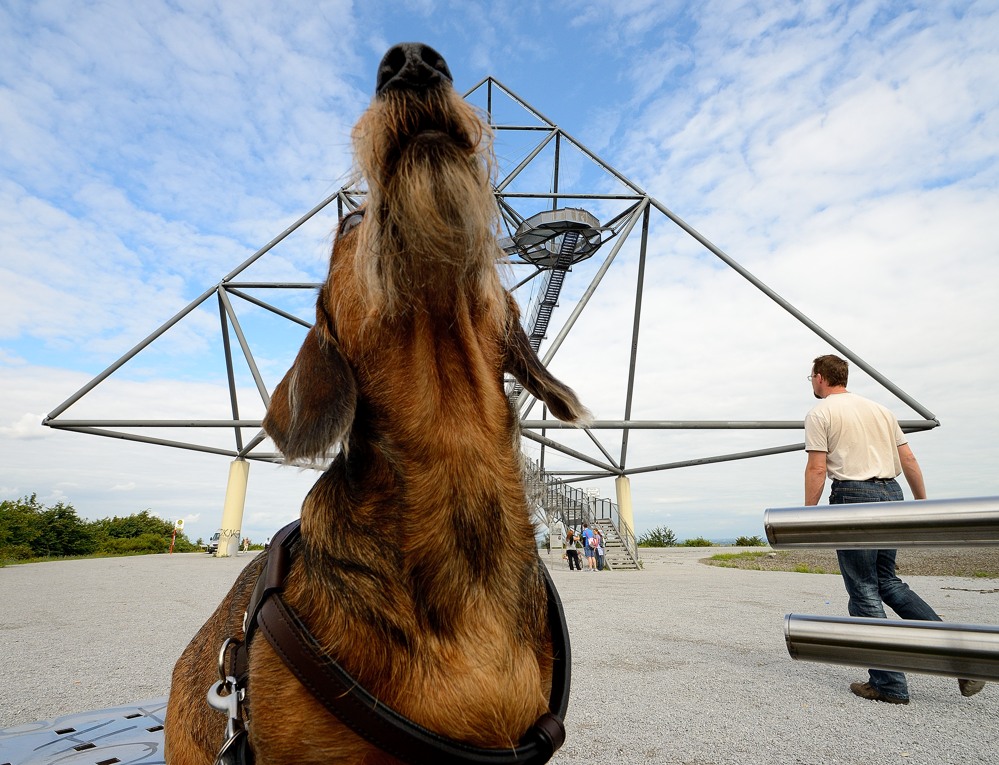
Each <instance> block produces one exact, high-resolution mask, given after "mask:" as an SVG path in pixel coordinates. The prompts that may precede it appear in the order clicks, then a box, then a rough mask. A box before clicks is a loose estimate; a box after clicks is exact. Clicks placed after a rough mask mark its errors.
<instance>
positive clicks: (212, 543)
mask: <svg viewBox="0 0 999 765" xmlns="http://www.w3.org/2000/svg"><path fill="white" fill-rule="evenodd" d="M221 538H222V529H219V530H218V531H216V532H215V533H214V534H212V538H211V539H209V540H208V554H209V555H214V554H215V552H216V550H218V549H219V540H220V539H221Z"/></svg>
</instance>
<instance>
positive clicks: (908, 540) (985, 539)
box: [763, 497, 999, 550]
mask: <svg viewBox="0 0 999 765" xmlns="http://www.w3.org/2000/svg"><path fill="white" fill-rule="evenodd" d="M763 526H764V528H765V529H766V532H767V539H768V540H769V541H770V546H771V547H773V548H774V549H790V548H796V547H826V548H830V547H831V548H838V549H841V550H842V549H884V548H895V547H926V546H934V547H947V546H959V547H965V546H971V545H974V546H983V545H999V497H969V498H962V499H924V500H918V501H910V502H863V503H857V504H846V505H821V506H811V507H784V508H771V509H768V510H767V511H766V512H765V513H764V515H763Z"/></svg>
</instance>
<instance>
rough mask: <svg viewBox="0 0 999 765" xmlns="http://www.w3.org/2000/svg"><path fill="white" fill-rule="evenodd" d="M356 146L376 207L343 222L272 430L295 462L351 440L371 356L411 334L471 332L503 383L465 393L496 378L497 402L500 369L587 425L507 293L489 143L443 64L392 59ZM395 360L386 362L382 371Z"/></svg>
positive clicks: (268, 423)
mask: <svg viewBox="0 0 999 765" xmlns="http://www.w3.org/2000/svg"><path fill="white" fill-rule="evenodd" d="M353 143H354V153H355V158H356V162H357V165H358V169H359V171H360V173H361V174H362V176H363V178H364V180H365V181H366V183H367V186H368V200H367V203H366V204H365V206H364V208H362V209H361V210H358V211H356V212H353V213H350V214H348V215H347V216H345V217H344V219H343V220H342V221H341V222H340V226H339V228H338V231H337V235H336V240H335V243H334V246H333V254H332V257H331V260H330V271H329V276H328V278H327V281H326V283H325V284H324V285H323V287H322V289H321V290H320V294H319V300H318V301H317V306H316V323H315V325H314V326H313V328H312V330H310V332H309V334H308V336H307V337H306V339H305V342H304V344H303V346H302V349H301V351H300V352H299V355H298V358H297V359H296V360H295V363H294V365H293V366H292V368H291V370H290V371H289V372H288V374H287V375H286V376H285V378H284V379H283V380H282V381H281V383H280V384H279V385H278V387H277V388H276V389H275V391H274V395H273V397H272V400H271V404H270V406H269V408H268V410H267V416H266V417H265V419H264V428H265V429H266V431H267V433H268V434H269V435H270V436H271V438H272V439H273V440H274V442H275V443H276V444H277V446H278V448H279V449H280V450H281V451H282V453H283V454H284V455H285V457H286V458H288V459H291V460H296V459H312V458H322V457H323V456H325V455H326V454H327V453H328V452H329V451H330V450H332V449H333V448H334V447H335V446H336V445H337V444H338V443H340V442H342V441H344V440H345V438H346V436H347V434H348V432H349V431H350V428H351V425H352V423H353V419H354V416H355V409H356V401H357V397H358V395H360V394H362V393H363V391H362V389H364V388H365V386H366V384H368V383H369V380H367V379H366V376H365V375H366V372H365V363H362V362H361V359H362V358H365V359H368V360H370V358H371V355H372V354H378V353H379V351H384V349H386V348H389V347H398V342H399V340H398V339H399V337H400V336H403V335H407V333H409V332H410V329H411V327H412V326H413V325H414V324H420V325H421V326H426V325H427V324H431V325H434V326H437V327H440V328H443V330H442V331H446V332H448V333H449V334H452V333H453V332H454V331H456V330H455V328H456V327H459V326H462V327H471V329H472V330H473V331H474V333H475V336H476V343H479V344H481V345H482V346H483V347H487V346H488V347H491V348H493V349H494V350H492V351H490V352H489V353H486V354H485V356H491V357H493V359H494V361H488V360H487V361H486V362H484V363H485V364H486V366H487V367H488V366H491V365H492V364H493V363H494V364H495V367H496V369H495V371H496V372H497V374H496V375H490V374H489V372H488V370H486V374H483V375H476V374H475V373H474V371H473V370H468V375H469V382H468V384H469V385H471V384H472V383H471V382H470V381H471V380H472V379H486V378H488V379H489V380H490V385H492V386H493V387H495V389H496V390H495V391H490V395H495V394H496V393H497V392H499V393H500V394H501V393H502V388H501V379H500V375H499V374H498V373H499V372H500V371H501V370H500V368H501V367H502V370H505V371H507V372H510V373H511V374H513V375H514V376H515V377H516V378H517V379H518V380H519V381H520V383H521V384H522V385H523V386H524V388H526V389H527V390H528V391H529V392H530V393H532V394H533V395H535V396H537V397H538V398H539V399H541V400H542V401H544V402H545V403H546V404H547V405H548V407H549V409H550V410H551V412H552V413H553V414H554V415H555V416H556V417H559V418H560V419H563V420H566V421H577V420H580V419H583V418H585V417H586V416H587V412H586V410H585V409H584V408H583V406H582V405H581V404H580V403H579V401H578V400H577V398H576V396H575V394H574V393H573V392H572V391H571V390H570V389H569V388H567V387H566V386H565V385H563V384H562V383H561V382H559V381H558V380H556V379H555V378H554V377H553V376H552V375H551V374H549V373H548V371H547V369H545V367H544V365H543V364H541V362H540V361H539V360H538V357H537V355H536V354H535V353H534V351H533V350H532V349H531V346H530V343H529V342H528V340H527V336H526V335H525V333H524V330H523V329H522V328H521V326H520V321H519V310H518V308H517V304H516V302H515V300H514V299H513V298H512V297H511V296H510V295H509V294H508V293H507V292H506V290H505V289H504V288H503V286H502V283H501V281H500V278H499V274H498V272H497V258H498V257H499V255H500V254H501V253H500V250H499V247H498V245H497V234H498V232H499V213H498V209H497V206H496V201H495V198H494V196H493V189H492V185H491V182H490V181H491V172H492V168H493V158H492V144H491V133H490V131H489V128H488V126H487V125H485V124H484V123H483V122H482V120H481V119H480V117H479V115H478V113H477V112H476V110H475V109H474V108H473V107H472V106H471V105H469V104H468V103H467V102H466V101H465V100H464V99H463V98H461V97H460V96H459V95H458V94H457V93H456V92H455V90H454V87H453V86H452V79H451V73H450V70H449V69H448V66H447V63H446V62H445V61H444V59H443V58H442V57H441V56H440V54H439V53H437V52H436V51H435V50H433V49H432V48H430V47H428V46H426V45H422V44H418V43H405V44H401V45H397V46H395V47H393V48H392V49H390V50H389V51H388V53H386V54H385V57H384V58H383V59H382V62H381V64H380V66H379V70H378V78H377V85H376V90H375V97H374V99H373V100H372V103H371V105H370V106H369V108H368V109H367V111H365V113H364V114H363V115H362V116H361V119H360V120H359V121H358V123H357V125H356V126H355V128H354V131H353ZM478 356H483V354H478ZM392 363H393V359H392V358H388V357H387V354H385V353H384V352H382V353H381V354H380V358H379V360H378V361H377V364H378V365H379V369H380V370H384V368H385V367H386V366H387V365H391V364H392ZM398 363H403V362H402V361H401V359H400V361H399V362H398ZM368 368H369V369H370V367H368ZM379 374H381V373H380V372H379ZM454 384H457V381H456V382H455V383H454ZM369 387H370V386H369ZM444 393H446V391H444Z"/></svg>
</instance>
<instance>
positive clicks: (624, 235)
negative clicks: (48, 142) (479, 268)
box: [44, 77, 939, 483]
mask: <svg viewBox="0 0 999 765" xmlns="http://www.w3.org/2000/svg"><path fill="white" fill-rule="evenodd" d="M465 97H466V98H467V99H469V100H470V101H471V102H472V103H474V104H475V105H476V106H477V107H479V108H480V109H481V111H482V113H483V114H484V116H485V118H486V119H488V121H489V123H490V125H491V126H492V128H493V132H494V148H495V153H496V157H497V172H496V180H495V195H496V202H497V205H498V207H499V210H500V214H501V219H502V226H503V231H502V232H501V238H500V240H499V246H500V251H501V252H502V255H500V256H498V258H497V267H498V268H501V269H502V270H503V274H504V279H506V283H507V284H508V287H509V288H510V290H511V291H512V292H513V294H514V295H515V296H516V297H517V299H518V301H519V302H520V305H521V308H522V315H523V320H524V323H525V329H526V331H527V334H528V336H529V337H530V339H531V343H532V345H533V347H534V348H535V350H536V351H538V353H539V355H540V356H541V358H542V361H543V362H544V363H546V364H552V363H555V362H558V363H559V364H561V365H563V366H564V365H566V364H571V363H572V360H569V361H566V360H565V354H564V353H563V355H562V356H559V354H560V351H563V348H564V347H565V346H566V343H567V340H569V339H570V338H572V337H573V332H574V330H575V329H577V327H578V326H579V323H580V319H581V317H583V316H585V315H586V314H587V310H588V308H589V307H590V306H591V305H592V303H593V298H594V296H595V295H597V294H598V293H600V292H601V288H602V287H603V286H604V285H605V284H607V283H608V282H609V281H611V280H612V279H611V277H612V275H614V274H615V273H617V270H618V269H619V267H620V266H621V265H622V264H625V268H624V270H625V271H626V272H627V275H628V276H627V282H624V281H622V279H621V278H620V277H615V278H613V284H614V287H613V289H614V290H615V294H616V295H617V296H618V297H619V302H625V301H626V302H627V304H628V306H627V308H626V309H624V311H623V313H622V314H621V315H626V316H627V321H623V322H619V323H620V324H621V325H622V326H620V327H618V329H620V330H621V331H620V340H619V341H616V343H615V344H616V345H617V346H618V347H619V350H620V351H621V354H620V358H621V363H620V365H619V373H620V378H621V381H620V384H619V385H618V386H617V388H618V390H619V392H620V399H619V401H617V402H616V403H615V404H614V408H615V410H616V411H614V412H613V416H612V417H611V418H607V417H606V414H607V411H606V410H605V409H603V408H602V409H601V410H600V411H598V415H604V416H603V417H601V416H598V417H597V419H595V420H594V421H593V422H592V423H591V424H590V425H589V426H588V427H587V428H585V429H584V430H582V431H579V430H575V429H569V428H565V427H563V426H561V425H560V423H558V422H557V421H555V420H553V419H550V418H548V417H547V416H546V413H545V412H544V411H540V410H539V409H540V408H539V407H538V406H537V403H536V402H535V401H534V400H533V399H532V398H531V397H530V395H529V394H527V393H526V392H525V391H523V390H522V389H521V388H520V387H519V386H517V385H516V384H514V383H513V382H512V381H510V383H509V385H508V392H509V395H510V396H511V398H512V400H513V402H514V404H515V406H516V407H517V411H518V412H519V413H520V416H521V421H522V429H523V438H524V439H525V445H527V444H533V446H532V447H531V448H532V449H535V450H538V451H539V452H540V461H541V467H542V469H543V470H545V471H546V472H548V473H550V474H554V475H557V476H559V477H560V478H561V479H562V480H563V481H565V482H570V483H571V482H581V481H591V480H594V479H600V478H620V477H624V476H630V475H634V474H640V473H647V472H653V471H662V470H670V469H675V468H680V467H687V466H691V465H703V464H708V463H714V462H723V461H731V460H741V459H748V458H754V457H760V456H764V455H770V454H779V453H784V452H791V451H797V450H801V449H802V448H803V443H801V441H800V439H797V438H792V439H784V440H785V441H787V442H784V443H776V444H769V443H768V444H762V445H759V446H754V447H753V448H748V449H746V448H743V449H736V450H733V451H723V452H720V453H706V454H691V455H685V456H683V457H682V458H678V459H669V460H656V459H649V458H645V459H636V458H634V456H633V455H631V454H629V444H630V441H631V439H632V437H633V436H634V434H636V433H639V432H645V431H708V430H710V431H726V430H727V431H778V430H780V431H800V430H801V429H802V421H801V420H800V419H799V420H776V419H766V418H755V419H754V418H746V419H711V418H710V417H704V418H701V419H668V418H666V417H661V416H659V413H656V415H657V416H655V417H646V416H642V417H636V416H635V389H636V380H637V379H638V378H639V376H640V371H641V370H640V360H641V350H642V343H641V342H640V340H642V331H643V322H642V317H643V310H642V309H643V298H644V292H645V285H646V280H647V278H648V276H649V274H650V273H653V272H654V271H655V269H656V268H657V266H658V263H659V262H660V260H661V257H660V256H661V255H662V253H661V251H660V249H658V248H659V247H660V243H661V242H662V241H664V240H665V238H666V237H667V236H668V237H670V241H676V240H678V239H682V240H683V242H684V245H683V246H684V247H686V248H688V249H696V250H697V252H698V257H700V258H704V259H707V260H710V261H711V262H712V263H713V264H714V265H713V266H712V267H717V268H721V269H726V270H729V271H730V272H732V273H734V274H736V275H737V276H738V277H740V278H741V280H742V282H743V283H744V284H745V285H746V287H748V288H750V289H755V290H756V291H758V293H759V294H760V295H761V296H762V297H763V298H765V299H767V300H769V301H770V302H771V303H772V304H775V305H776V306H777V307H778V308H779V309H781V310H782V311H784V312H785V313H786V316H787V318H792V319H794V320H796V321H797V322H798V323H799V324H800V325H801V326H803V327H804V328H805V329H806V330H808V331H810V332H812V333H814V335H816V336H817V337H818V338H820V339H821V340H822V341H824V342H825V343H827V344H828V345H829V346H831V347H833V348H835V349H837V351H838V352H839V353H841V354H842V355H843V356H845V357H846V358H847V359H849V360H850V361H851V362H852V363H853V365H854V367H855V368H859V369H861V370H863V372H865V373H866V374H867V375H869V376H870V377H871V378H873V379H874V380H875V381H876V382H877V383H879V384H880V385H881V386H883V387H884V388H885V389H886V390H887V391H888V392H889V393H890V394H891V395H892V396H894V397H895V398H897V399H898V400H899V401H901V402H903V403H904V404H905V405H906V406H908V407H909V408H911V410H912V411H913V412H914V413H915V415H916V416H915V417H913V418H911V419H902V421H901V424H902V427H903V429H904V430H905V431H907V432H911V431H917V430H928V429H931V428H934V427H936V426H937V425H938V424H939V423H938V421H937V419H936V417H935V416H934V415H933V413H932V412H930V411H929V410H928V409H926V408H925V407H924V406H923V405H921V404H920V403H919V402H917V401H916V400H914V399H913V398H912V397H911V396H909V395H907V394H906V393H905V392H904V391H902V390H901V389H900V388H899V387H898V386H896V385H895V384H893V383H892V382H891V381H889V380H888V379H887V378H886V377H885V376H884V375H882V374H881V373H880V372H878V371H877V370H876V369H875V368H874V367H873V366H872V365H870V364H868V363H867V362H866V361H864V360H863V359H861V358H859V357H858V356H857V354H855V353H853V352H852V351H851V350H850V349H849V348H847V347H846V346H845V345H844V344H843V343H841V342H840V341H838V340H837V339H836V338H834V337H833V336H832V335H831V334H830V333H828V332H827V331H826V330H824V329H822V328H821V327H820V326H819V325H818V324H816V323H815V322H813V321H812V320H811V319H809V318H808V317H807V316H805V315H804V314H803V313H801V312H800V311H799V310H797V309H796V308H795V307H794V306H792V305H791V304H790V303H789V302H788V301H786V300H785V299H784V298H782V297H781V296H780V295H778V294H777V293H776V292H775V291H774V290H772V289H771V288H770V287H768V286H767V285H766V284H764V283H763V282H762V281H761V280H760V279H758V278H757V277H756V276H754V275H753V274H752V273H750V272H749V271H748V270H747V269H745V268H744V267H743V266H741V265H740V264H739V263H738V262H736V261H735V260H734V259H733V258H732V257H730V256H729V255H727V254H726V253H725V252H723V251H722V250H721V249H719V248H718V247H716V246H715V245H714V244H712V243H711V242H710V241H709V240H708V239H707V238H706V237H704V236H703V235H702V234H700V233H699V232H698V231H696V230H695V229H694V228H693V227H692V226H690V225H689V224H687V223H686V222H685V221H684V220H683V219H681V218H680V217H679V216H678V215H676V214H675V213H674V212H673V211H672V210H670V209H669V208H668V207H666V205H664V204H663V203H662V202H660V201H658V200H657V199H655V198H654V197H652V196H650V195H649V194H648V193H647V192H646V191H645V190H644V189H642V188H641V187H639V186H638V185H637V184H636V183H634V182H633V181H631V180H629V179H628V178H627V177H625V176H624V175H623V174H622V173H620V172H618V171H617V170H615V169H614V168H613V167H611V166H610V165H609V164H608V163H606V162H605V161H603V160H602V159H601V158H600V157H598V156H597V155H596V154H595V153H594V152H593V151H591V150H589V149H588V148H587V147H586V146H584V145H583V144H582V143H581V142H580V141H578V140H576V139H575V138H573V136H572V135H570V134H569V133H567V132H566V131H565V130H563V129H561V128H560V127H559V126H557V125H556V124H555V123H554V122H553V121H551V120H549V119H548V118H547V117H545V116H544V115H543V114H542V113H540V112H539V111H538V110H537V109H535V108H534V107H532V106H531V105H529V104H528V103H526V102H525V101H524V100H523V99H521V98H520V97H518V96H517V95H516V94H515V93H514V92H513V91H511V90H510V89H508V88H506V87H505V86H504V85H503V84H501V83H500V82H499V81H497V80H496V79H494V78H492V77H487V78H485V79H483V80H482V81H481V82H479V83H478V84H477V85H475V86H474V87H473V88H471V89H470V90H469V91H468V92H467V93H466V94H465ZM364 197H365V190H364V189H363V188H360V187H357V186H356V185H354V184H348V185H346V186H344V187H342V188H340V189H339V190H337V191H336V192H335V193H333V194H331V195H329V196H328V197H327V198H326V199H323V200H322V201H321V202H319V204H317V205H316V206H315V207H314V208H313V209H311V210H309V211H308V212H306V213H305V214H304V215H303V216H302V217H301V218H299V219H298V220H297V221H296V222H295V223H293V224H292V225H291V226H289V227H288V228H287V229H285V230H284V231H282V232H281V233H280V234H279V235H278V236H276V237H275V238H274V239H273V240H271V241H270V242H268V243H267V244H266V245H265V246H263V247H261V248H260V249H259V250H258V251H256V252H255V253H253V254H252V255H251V256H249V257H248V258H247V259H246V260H245V261H244V262H243V263H241V264H240V265H239V266H237V267H236V268H234V269H233V270H232V271H230V272H229V273H228V274H225V275H224V276H223V277H222V278H221V279H220V280H219V282H218V283H217V284H215V285H212V286H211V287H209V288H207V289H206V290H205V291H204V292H203V293H202V294H201V295H199V296H197V297H196V298H195V299H194V300H192V301H191V302H190V303H189V304H188V305H187V306H185V307H184V308H183V309H181V310H180V311H179V312H178V313H177V314H176V315H175V316H173V317H172V318H171V319H169V320H168V321H167V322H165V323H164V324H163V325H162V326H160V327H159V328H158V329H157V330H156V331H154V332H153V333H152V334H150V335H149V336H148V337H147V338H145V339H144V340H143V341H142V342H141V343H139V344H137V345H136V346H135V347H133V348H132V349H131V350H130V351H128V352H127V353H126V354H125V355H123V356H122V357H121V358H120V359H118V361H116V362H115V363H114V364H112V365H111V366H109V367H108V368H107V369H106V370H104V371H103V372H102V373H100V374H99V375H97V376H96V377H95V378H94V379H93V380H91V381H90V382H89V383H88V384H87V385H85V386H84V387H83V388H81V389H80V390H79V391H77V392H76V393H75V394H73V395H72V396H71V397H70V398H68V399H67V400H66V401H64V402H63V403H62V404H60V405H59V406H57V407H56V408H55V409H53V410H52V412H51V413H50V414H49V415H48V416H47V417H46V419H45V421H44V424H45V425H47V426H49V427H52V428H57V429H61V430H67V431H75V432H80V433H88V434H93V435H100V436H105V437H111V438H119V439H126V440H131V441H136V442H144V443H150V444H158V445H164V446H171V447H179V448H184V449H191V450H196V451H201V452H207V453H212V454H219V455H225V456H228V457H230V458H234V459H246V460H260V461H269V462H280V461H282V458H281V455H280V454H278V453H277V452H276V451H275V449H274V447H273V444H271V442H270V440H269V439H268V438H267V436H266V434H265V433H264V432H263V431H262V430H261V427H260V422H261V419H262V417H263V413H264V411H265V409H266V407H267V404H268V402H269V399H270V392H271V390H273V387H274V385H276V383H277V382H278V381H279V380H280V378H281V376H282V375H283V374H284V372H285V371H286V370H287V368H288V367H289V366H290V363H291V360H292V358H293V357H294V354H295V352H296V351H297V349H298V347H299V345H300V343H301V339H302V337H303V336H304V333H305V332H306V330H307V329H308V327H310V326H311V321H312V314H313V304H314V299H315V291H316V289H317V287H318V286H319V284H320V283H321V280H322V279H323V278H324V268H325V266H324V263H323V258H322V257H317V255H316V252H315V250H316V246H315V241H316V237H315V236H314V234H313V233H310V234H308V236H309V237H312V238H311V239H309V242H310V244H306V245H302V244H301V243H300V242H299V244H297V245H295V244H291V243H293V242H295V241H296V235H297V236H298V238H299V239H301V238H302V237H303V234H302V232H303V231H306V230H308V231H313V232H314V230H315V229H316V227H318V229H319V230H321V231H326V232H328V231H330V230H332V229H333V228H334V227H335V222H336V218H337V217H340V216H342V215H344V214H345V213H347V212H349V211H351V210H353V209H355V208H357V207H358V206H359V205H361V204H363V201H364ZM306 224H308V225H306ZM664 232H665V233H664ZM319 238H320V239H321V238H322V236H320V237H319ZM296 247H297V248H298V249H297V250H296ZM289 252H290V255H289V254H288V253H289ZM301 252H305V253H307V254H306V255H305V256H303V257H302V259H301V261H296V256H297V254H298V253H301ZM276 254H280V257H278V263H277V266H273V264H272V265H268V262H269V258H274V257H275V256H276ZM677 278H682V275H678V277H677ZM624 283H628V284H629V285H630V286H628V288H627V289H626V290H625V289H624V288H623V287H622V284H624ZM607 289H610V288H607ZM604 291H606V290H604ZM190 322H193V323H194V325H195V326H196V327H197V333H198V334H199V337H201V338H202V341H203V342H202V345H205V346H206V347H207V346H209V345H211V346H212V347H211V348H210V349H209V350H207V351H206V352H205V357H204V359H203V361H204V366H205V367H206V368H207V367H211V369H212V371H211V372H209V373H207V374H205V375H203V376H202V378H201V379H198V377H197V373H196V372H194V371H191V372H190V373H188V372H182V376H183V377H184V379H185V380H187V381H196V382H199V383H200V384H205V385H208V386H211V387H212V389H213V390H215V391H217V392H218V394H219V395H218V401H217V408H216V409H214V410H212V411H207V410H201V411H196V412H194V411H192V412H184V411H183V402H182V401H181V402H174V404H173V405H172V406H171V407H168V411H164V412H162V413H156V414H151V413H149V412H136V413H134V416H132V417H124V416H117V417H108V416H106V414H104V413H102V412H100V411H97V410H98V409H99V405H98V404H99V403H100V402H97V403H95V404H94V405H93V406H88V405H87V402H88V401H91V400H93V399H94V398H95V397H97V398H100V397H99V395H98V394H99V392H100V390H101V388H102V387H103V386H104V385H106V384H108V382H109V381H111V380H113V379H115V378H116V377H119V376H124V378H125V379H126V380H128V379H130V378H129V372H128V370H129V369H130V367H131V366H132V365H135V364H137V363H141V359H142V358H143V356H144V355H145V354H148V353H155V352H156V351H155V349H156V347H157V345H158V344H159V343H160V342H162V340H163V339H164V338H165V337H167V336H168V335H169V333H171V332H176V331H178V328H180V327H183V326H184V325H185V324H186V323H190ZM208 326H214V328H215V329H216V330H217V334H216V335H215V340H214V345H212V344H211V343H209V342H208V341H207V340H204V337H205V336H207V334H208V333H207V332H206V331H205V328H206V327H208ZM190 355H191V356H192V358H193V356H195V355H196V354H195V353H194V352H193V351H192V353H191V354H190ZM192 363H193V361H192ZM581 368H583V369H585V364H581ZM563 376H564V377H565V378H566V379H567V381H568V382H569V383H570V384H572V383H573V376H572V375H563ZM103 403H104V405H106V406H107V405H109V406H110V408H112V409H113V408H114V398H113V396H109V397H105V399H104V402H103ZM645 410H646V411H647V410H648V407H646V408H645ZM81 412H82V413H81Z"/></svg>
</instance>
